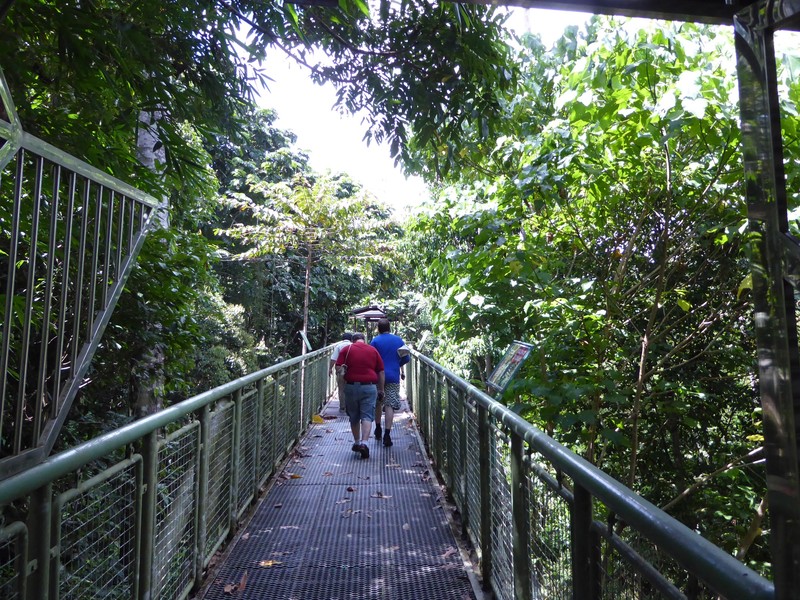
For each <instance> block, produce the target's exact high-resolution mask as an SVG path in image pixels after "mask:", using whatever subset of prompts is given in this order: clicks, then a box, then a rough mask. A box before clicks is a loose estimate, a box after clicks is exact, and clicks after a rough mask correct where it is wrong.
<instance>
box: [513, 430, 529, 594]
mask: <svg viewBox="0 0 800 600" xmlns="http://www.w3.org/2000/svg"><path fill="white" fill-rule="evenodd" d="M524 450H525V443H524V441H523V439H522V438H521V437H520V436H519V435H517V434H516V433H512V434H511V514H512V520H513V529H512V531H513V534H512V540H511V543H512V551H513V556H512V558H513V565H514V598H515V600H530V598H531V558H530V536H531V527H530V506H529V502H528V489H527V485H526V482H527V477H526V476H525V454H524Z"/></svg>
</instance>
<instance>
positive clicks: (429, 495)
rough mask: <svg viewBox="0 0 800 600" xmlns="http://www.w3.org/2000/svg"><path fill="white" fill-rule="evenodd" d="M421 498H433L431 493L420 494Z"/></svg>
mask: <svg viewBox="0 0 800 600" xmlns="http://www.w3.org/2000/svg"><path fill="white" fill-rule="evenodd" d="M420 496H422V497H423V498H430V497H431V493H430V492H422V493H421V494H420Z"/></svg>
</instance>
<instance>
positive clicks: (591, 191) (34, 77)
mask: <svg viewBox="0 0 800 600" xmlns="http://www.w3.org/2000/svg"><path fill="white" fill-rule="evenodd" d="M4 6H5V5H4ZM380 6H381V8H380V10H378V11H377V12H376V13H375V14H373V15H372V18H371V19H370V18H369V17H368V11H367V7H366V4H365V3H364V2H362V1H361V0H352V1H349V0H348V1H342V2H339V6H338V8H333V9H330V8H320V7H307V8H298V7H296V6H295V5H293V4H288V3H286V4H283V3H259V2H249V1H246V0H243V1H240V2H231V3H227V4H219V3H211V2H201V3H199V4H198V3H185V2H168V3H163V2H153V1H151V0H148V1H145V2H139V3H136V4H135V6H134V7H133V8H125V7H122V6H118V5H117V4H116V3H114V2H104V1H99V2H88V3H71V2H67V3H62V2H40V1H34V0H17V1H16V2H14V3H13V4H11V5H10V8H9V9H8V12H7V14H6V15H5V19H4V20H3V21H0V56H4V57H9V56H13V57H14V60H3V61H2V63H3V68H4V70H5V74H6V77H7V79H8V81H9V84H10V86H11V89H12V92H13V94H14V96H15V98H16V100H17V104H18V108H19V112H20V117H21V119H22V121H23V123H24V124H25V126H26V128H27V129H28V130H30V131H32V132H33V133H35V134H36V135H39V136H41V137H43V138H45V139H47V140H48V141H50V142H52V143H54V144H56V145H59V146H60V147H63V148H65V149H66V150H69V151H71V152H73V153H75V154H76V155H78V156H80V157H82V158H85V159H86V160H88V161H89V162H92V163H94V164H98V165H103V167H104V168H106V169H107V170H109V171H110V172H113V173H114V174H115V175H117V176H118V177H121V178H123V179H127V180H129V181H132V182H133V183H135V184H136V185H138V186H140V187H142V188H143V189H146V190H147V191H149V192H151V193H153V194H154V195H157V196H159V197H163V198H165V199H167V200H168V204H169V224H168V226H166V227H162V228H160V229H158V230H157V231H155V232H153V233H152V234H151V235H150V237H149V239H148V241H147V244H146V246H145V248H144V250H143V252H142V255H141V258H140V266H139V268H138V269H137V270H136V272H135V273H134V275H133V276H132V278H131V281H130V282H129V285H128V290H127V292H126V293H125V294H124V295H123V297H122V298H121V300H120V304H119V306H118V308H117V310H116V311H115V314H114V317H113V321H112V323H111V324H110V326H109V329H108V331H107V333H106V336H105V338H104V342H103V346H102V348H101V349H100V351H99V352H98V355H97V357H96V359H95V362H94V365H93V371H92V374H91V380H92V382H91V385H90V386H87V388H86V389H85V391H84V393H83V397H82V398H81V400H80V403H79V406H78V410H77V411H76V415H75V417H74V418H73V420H72V422H71V423H70V426H69V430H68V435H67V436H65V438H64V443H65V444H70V443H72V442H73V441H75V440H77V439H81V438H82V437H83V436H85V435H89V434H90V433H94V432H95V431H96V429H97V428H98V427H113V426H114V419H112V415H118V416H119V419H129V418H131V417H132V416H133V415H135V414H137V413H141V412H145V411H147V410H152V409H154V408H156V407H157V406H159V405H161V404H162V403H164V402H172V401H176V400H179V399H181V398H184V397H186V396H188V395H190V394H192V393H195V392H197V391H199V390H203V389H207V388H208V387H210V386H213V385H217V384H219V383H222V382H224V381H227V380H228V379H230V378H232V377H235V376H237V375H240V374H242V373H245V372H248V371H251V370H253V369H255V368H258V367H260V366H264V365H267V364H271V363H273V362H274V361H276V360H279V359H280V358H283V357H287V356H289V355H294V354H297V353H299V352H300V349H301V345H300V338H299V337H298V331H301V330H302V331H304V332H305V333H306V334H307V335H308V337H309V339H310V340H311V341H312V344H313V345H314V346H316V347H318V346H321V345H324V344H326V343H328V342H329V341H331V339H332V338H333V337H335V336H336V335H338V332H340V331H341V330H342V329H343V328H345V326H346V315H347V312H348V310H349V309H351V308H353V307H354V306H357V305H359V304H360V303H362V302H365V301H367V300H370V301H378V302H383V303H386V304H387V305H388V306H389V308H390V309H391V310H392V311H394V313H395V314H397V315H403V321H404V326H405V330H404V331H403V332H402V333H404V334H405V335H406V337H407V338H408V339H410V340H412V341H419V340H421V339H423V338H424V337H425V336H426V334H427V333H428V332H430V331H432V332H433V336H431V337H429V338H428V339H429V340H431V341H430V342H428V343H427V344H428V345H426V346H425V347H424V348H423V350H426V351H430V352H432V353H434V354H435V356H436V358H437V359H438V360H440V361H442V362H445V363H447V364H448V366H450V367H452V368H454V369H458V370H460V372H461V373H462V374H463V375H464V376H466V377H468V378H470V379H473V380H475V381H485V379H486V377H487V376H488V374H489V373H490V372H491V368H492V364H493V362H494V361H496V360H497V359H498V357H499V356H500V354H501V353H502V352H503V350H504V349H505V347H506V346H507V344H508V343H509V342H510V341H512V340H514V339H521V340H524V341H529V342H531V343H533V344H534V346H535V348H536V355H535V356H534V357H533V358H532V359H531V360H529V361H528V363H527V364H526V367H525V370H524V371H523V372H522V373H521V374H520V376H519V377H518V378H517V380H516V381H515V383H514V385H513V386H512V387H511V389H509V390H508V392H507V393H506V394H505V396H504V398H503V400H504V401H507V402H508V403H509V404H511V405H513V406H514V409H515V410H518V411H519V412H520V413H521V414H523V415H524V416H525V417H526V418H528V419H529V420H530V421H532V422H534V423H536V424H537V425H539V426H540V427H542V428H544V429H546V430H547V431H548V432H549V433H551V434H552V435H554V436H555V437H557V438H558V439H559V440H560V441H562V442H564V443H565V444H568V445H570V446H571V447H573V448H575V449H576V450H577V451H579V452H581V453H582V454H583V455H584V456H585V457H586V458H587V459H589V460H591V461H592V462H594V463H595V464H597V465H598V466H600V467H601V468H603V469H604V470H606V471H608V472H610V473H612V474H613V475H614V476H616V477H617V478H619V479H620V480H621V481H624V482H625V483H627V484H628V485H630V486H631V487H633V488H634V489H636V490H637V491H639V492H640V493H642V494H644V495H645V496H647V497H648V498H649V499H651V500H652V501H653V502H655V503H657V504H660V505H662V506H665V507H666V508H667V509H668V510H669V511H670V512H671V513H673V514H675V515H676V516H678V517H679V518H680V519H682V520H683V521H684V522H686V523H687V524H689V525H691V526H693V527H696V528H697V529H698V530H699V531H701V532H702V533H703V534H704V535H705V536H706V537H708V538H709V539H711V540H713V541H714V542H715V543H718V544H720V545H722V546H723V547H725V548H727V549H728V550H729V551H731V552H732V553H736V554H738V555H739V556H740V557H742V558H745V559H746V560H750V561H752V563H753V564H754V565H756V566H763V564H764V563H765V562H766V561H767V554H766V541H765V540H766V535H762V536H760V537H759V532H760V527H761V526H762V523H761V521H760V517H759V516H758V515H759V514H760V512H759V511H758V510H757V509H758V508H759V506H760V505H761V504H762V502H763V500H762V498H763V496H764V487H765V484H764V480H763V471H762V469H761V468H760V467H758V466H757V462H758V461H759V460H760V455H759V448H760V444H761V442H762V438H761V427H760V417H759V410H760V408H759V403H758V392H757V389H756V384H755V379H754V372H755V369H754V360H755V350H754V341H753V339H752V325H751V319H752V317H751V314H750V312H751V311H750V308H749V304H748V301H749V298H748V283H747V265H746V260H745V256H744V249H745V247H746V237H745V233H744V231H745V230H744V216H743V215H744V209H743V206H742V201H743V200H742V195H743V194H742V190H741V180H742V176H741V162H740V158H739V152H738V144H739V127H738V113H737V106H736V104H735V102H733V101H731V97H732V96H733V95H734V92H735V89H734V86H735V80H734V79H733V78H732V76H731V73H732V71H733V69H732V56H731V51H732V48H733V44H732V40H731V36H730V34H729V33H728V32H725V31H719V30H715V29H711V28H706V27H698V26H695V25H687V24H682V25H664V24H662V26H661V27H659V28H658V29H657V30H636V29H633V28H625V27H622V26H621V24H620V23H619V22H615V21H612V20H609V19H597V20H594V21H592V23H591V24H590V26H589V27H588V30H587V31H586V32H581V33H579V32H578V31H577V30H576V29H572V30H570V31H568V32H567V34H566V35H565V36H564V37H563V38H562V39H561V40H560V41H559V42H558V43H557V45H556V46H555V47H554V48H553V49H552V50H548V49H546V48H544V47H543V46H542V44H541V43H540V41H539V40H538V39H537V38H535V37H525V38H524V39H522V40H521V41H520V42H519V44H517V45H509V44H507V43H506V39H505V37H504V33H503V30H502V19H501V18H500V17H499V16H498V15H497V13H495V12H494V11H493V10H491V9H486V8H481V7H471V8H465V7H463V6H460V5H456V4H451V3H443V5H442V6H441V7H440V6H434V5H432V4H429V3H428V2H425V1H423V0H417V1H412V2H404V3H388V2H384V3H380ZM0 16H2V15H0ZM242 28H243V29H244V30H249V31H250V35H249V36H248V38H247V41H246V42H243V41H241V40H240V39H239V38H237V36H236V35H234V32H236V31H241V30H242ZM318 48H321V49H324V50H325V51H326V52H327V53H328V54H329V56H330V60H329V62H325V63H316V62H313V64H312V61H313V60H314V58H313V57H314V56H316V55H314V54H313V50H314V49H318ZM274 51H285V52H287V53H288V54H289V55H290V56H292V57H293V58H294V59H296V60H298V61H300V62H302V63H305V64H307V65H308V66H309V67H310V70H311V73H312V76H313V77H315V78H317V79H318V80H320V81H323V80H324V81H331V82H333V83H334V84H335V85H337V89H338V91H339V98H340V102H341V106H342V108H343V109H347V110H359V109H366V110H367V111H368V115H369V117H368V120H367V131H366V136H367V137H368V138H374V139H380V140H387V141H388V142H389V146H390V148H391V152H392V154H393V155H394V156H395V157H396V158H397V160H399V161H402V164H403V165H404V167H405V168H406V169H407V170H409V171H415V172H417V173H420V174H423V175H424V176H426V177H427V178H428V179H429V181H430V182H431V186H432V188H434V189H435V190H436V194H437V197H436V201H435V203H433V204H431V205H430V206H429V207H428V209H427V211H426V212H425V213H424V214H421V215H418V216H417V218H415V219H414V220H413V221H412V222H410V223H408V224H405V225H406V227H405V228H403V227H401V226H400V225H399V224H398V223H395V222H394V221H392V220H391V219H390V215H389V211H388V209H387V208H386V207H385V206H383V205H381V203H380V201H379V199H375V198H372V197H370V196H369V195H368V194H366V193H365V192H364V190H362V189H361V187H360V186H359V184H358V183H357V182H354V181H352V180H351V179H350V178H349V177H348V176H347V175H346V174H319V173H315V172H313V170H312V169H310V167H309V166H308V161H307V157H305V156H304V155H303V154H302V153H299V152H298V151H297V150H296V149H295V148H294V145H293V144H294V141H295V139H294V136H293V134H291V133H290V132H286V131H281V130H279V129H277V128H276V127H275V125H274V121H275V115H274V113H272V112H271V111H268V110H267V111H259V110H256V109H254V108H253V106H252V98H251V96H250V94H251V91H250V90H251V88H250V87H249V83H250V82H251V81H252V80H253V79H260V78H262V77H263V76H265V75H268V74H265V73H262V72H260V71H259V70H258V67H257V59H258V58H259V57H261V56H263V55H264V54H265V53H267V52H274ZM790 97H795V98H796V97H797V95H796V94H794V95H790ZM787 114H796V112H793V111H789V113H787ZM143 116H145V117H146V118H145V119H144V120H143ZM144 123H149V125H144ZM142 129H147V130H149V132H150V133H151V134H152V135H153V136H154V138H153V139H155V140H157V142H156V144H155V145H153V147H152V148H148V149H146V150H147V152H145V154H148V155H150V156H151V158H152V159H153V160H152V161H151V163H152V165H151V166H152V167H154V168H147V167H145V166H143V165H142V164H141V159H142V151H141V149H139V150H138V151H137V140H139V141H140V140H141V137H140V135H139V134H140V133H141V131H142ZM4 227H5V225H4ZM353 230H357V231H358V232H359V235H358V236H352V235H348V234H349V233H350V232H352V231H353ZM410 265H413V268H412V267H411V266H410ZM121 365H124V368H120V366H121ZM129 373H133V375H132V376H129V375H128V374H129ZM754 541H755V546H752V544H753V543H754ZM751 546H752V547H751Z"/></svg>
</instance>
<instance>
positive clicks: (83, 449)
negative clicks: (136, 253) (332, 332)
mask: <svg viewBox="0 0 800 600" xmlns="http://www.w3.org/2000/svg"><path fill="white" fill-rule="evenodd" d="M329 350H330V349H324V350H319V351H317V352H314V353H312V354H308V355H306V356H305V357H298V358H295V359H292V360H289V361H286V362H284V363H281V364H278V365H275V366H273V367H270V368H268V369H265V370H263V371H260V372H258V373H254V374H252V375H249V376H247V377H243V378H241V379H238V380H236V381H233V382H231V383H229V384H227V385H224V386H221V387H219V388H216V389H214V390H211V391H209V392H206V393H204V394H200V395H199V396H196V397H194V398H191V399H189V400H186V401H184V402H182V403H180V404H177V405H175V406H172V407H170V408H168V409H166V410H164V411H161V412H159V413H157V414H155V415H151V416H149V417H146V418H143V419H141V420H139V421H135V422H133V423H131V424H129V425H126V426H124V427H122V428H120V429H118V430H116V431H113V432H111V433H108V434H105V435H103V436H100V437H98V438H96V439H94V440H91V441H89V442H86V443H84V444H82V445H80V446H78V447H76V448H74V449H71V450H68V451H65V452H62V453H61V454H58V455H56V456H53V457H51V458H49V459H48V460H46V461H45V462H43V463H42V464H40V465H37V466H35V467H33V468H31V469H30V470H28V471H26V472H24V473H20V474H18V475H15V476H13V477H11V478H9V479H7V480H5V481H2V482H0V506H1V507H2V508H3V515H4V524H6V525H5V526H4V527H3V528H2V529H0V598H4V599H26V600H32V599H36V600H48V599H53V600H57V599H60V600H63V599H66V598H89V597H104V598H120V599H126V600H127V599H131V598H152V599H164V598H169V599H183V598H187V597H188V596H189V594H190V593H191V592H192V591H193V590H196V589H197V588H198V587H199V586H200V585H201V583H202V581H201V578H202V574H203V572H204V570H205V569H206V567H208V565H209V563H210V561H211V559H212V557H213V555H214V553H215V552H216V551H217V550H218V549H219V548H220V547H221V545H222V544H224V543H225V541H226V540H229V539H230V538H231V537H232V536H233V533H234V530H235V527H236V525H237V522H238V521H239V520H240V519H241V517H242V516H243V515H244V513H245V512H246V511H247V510H248V508H249V507H250V506H251V505H252V504H253V502H254V501H255V500H256V498H257V496H258V493H259V490H260V489H261V488H262V486H263V485H264V484H265V483H266V482H267V481H268V480H269V479H270V478H271V477H273V476H274V475H275V473H276V468H277V466H278V465H279V464H280V463H281V461H282V460H283V459H284V458H285V457H286V456H287V454H288V453H289V452H290V450H291V449H292V447H293V446H294V445H295V444H296V442H297V441H298V440H299V438H300V436H301V434H302V433H303V432H304V431H305V429H306V427H307V425H308V423H309V422H310V421H311V418H312V416H313V415H314V414H315V413H316V412H317V411H318V410H319V409H320V408H321V406H322V404H323V402H324V401H325V399H326V397H327V395H328V390H329V389H330V383H331V381H330V377H329V375H328V357H329ZM412 358H413V360H412V363H411V364H410V365H409V369H408V372H409V378H408V397H409V402H410V403H411V406H412V409H413V410H414V412H415V413H416V416H417V419H418V423H419V428H420V432H421V433H422V435H423V437H424V439H425V441H426V444H427V445H428V448H429V450H430V454H431V457H432V459H433V461H434V463H435V465H436V467H437V469H438V470H439V472H440V474H441V476H442V478H443V479H444V481H445V483H446V485H447V487H448V488H449V490H450V492H451V494H452V497H453V499H454V501H455V503H456V505H457V507H458V510H459V513H460V515H461V523H462V526H463V528H464V532H465V533H466V534H467V536H468V537H469V539H470V540H471V542H472V544H473V545H474V547H475V548H476V549H477V553H478V555H479V557H480V562H481V565H480V566H481V571H482V574H483V576H484V581H485V582H486V584H487V585H488V586H489V587H490V588H491V590H492V591H493V593H494V595H495V597H496V598H498V599H499V600H512V599H513V600H523V599H525V600H532V599H536V600H539V599H548V600H549V599H551V598H564V599H567V598H570V599H573V598H574V599H580V600H584V599H595V598H608V599H615V600H616V599H617V598H634V599H636V600H640V599H648V598H728V599H729V600H739V599H744V598H748V599H749V598H754V599H764V600H766V599H768V598H773V597H774V590H773V586H772V584H771V583H770V582H769V581H767V580H766V579H764V578H762V577H760V576H759V575H757V574H756V573H754V572H753V571H751V570H749V569H748V568H746V567H745V566H743V565H742V564H741V563H739V562H738V561H736V560H735V559H734V558H733V557H731V556H730V555H728V554H727V553H725V552H724V551H722V550H721V549H719V548H717V547H716V546H714V545H713V544H711V543H709V542H708V541H707V540H704V539H703V538H702V537H700V536H699V535H697V533H695V532H694V531H691V530H690V529H688V528H687V527H685V526H684V525H682V524H681V523H679V522H678V521H676V520H675V519H673V518H672V517H670V516H669V515H667V514H665V513H664V512H663V511H661V510H660V509H658V508H657V507H655V506H653V505H652V504H650V503H649V502H647V501H646V500H644V499H643V498H641V497H639V496H637V495H636V494H635V493H633V492H632V491H630V490H629V489H627V488H626V487H624V486H623V485H621V484H620V483H618V482H617V481H615V480H614V479H612V478H611V477H609V476H608V475H606V474H605V473H603V472H601V471H599V470H598V469H596V468H595V467H594V466H592V465H591V464H589V463H588V462H586V461H585V460H583V459H582V458H580V457H579V456H577V455H575V454H574V453H572V452H571V451H569V450H567V449H566V448H564V447H563V446H561V445H560V444H558V443H557V442H555V441H554V440H552V439H551V438H549V437H547V436H546V435H544V434H543V433H542V432H541V431H539V430H538V429H536V428H535V427H533V426H532V425H531V424H529V423H527V422H526V421H524V420H523V419H521V418H520V417H519V416H518V415H516V414H514V413H512V412H511V411H509V410H508V409H506V408H505V407H504V406H503V405H501V404H499V403H497V402H495V401H494V400H493V399H492V398H490V397H489V396H488V395H486V394H485V393H483V392H481V391H480V390H478V389H476V388H475V387H473V386H471V385H470V384H468V383H467V382H465V381H464V380H462V379H460V378H458V377H457V376H455V375H454V374H452V373H450V372H449V371H447V370H446V369H444V368H443V367H441V366H440V365H438V364H436V363H434V362H433V361H431V360H430V359H428V358H426V357H424V356H422V355H420V354H418V353H413V356H412Z"/></svg>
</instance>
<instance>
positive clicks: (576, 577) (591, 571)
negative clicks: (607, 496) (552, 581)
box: [570, 485, 600, 600]
mask: <svg viewBox="0 0 800 600" xmlns="http://www.w3.org/2000/svg"><path fill="white" fill-rule="evenodd" d="M573 498H574V504H573V506H572V511H571V512H570V522H571V539H570V542H571V546H572V597H573V598H574V600H595V599H598V598H599V597H600V594H599V592H600V589H599V585H598V584H599V579H598V567H597V561H596V559H597V552H596V548H597V546H598V536H597V535H596V534H593V533H592V529H591V528H592V496H591V494H590V493H589V492H588V491H587V490H586V488H584V487H582V486H580V485H576V486H575V490H574V491H573Z"/></svg>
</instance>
